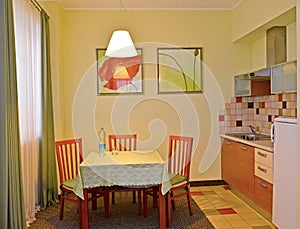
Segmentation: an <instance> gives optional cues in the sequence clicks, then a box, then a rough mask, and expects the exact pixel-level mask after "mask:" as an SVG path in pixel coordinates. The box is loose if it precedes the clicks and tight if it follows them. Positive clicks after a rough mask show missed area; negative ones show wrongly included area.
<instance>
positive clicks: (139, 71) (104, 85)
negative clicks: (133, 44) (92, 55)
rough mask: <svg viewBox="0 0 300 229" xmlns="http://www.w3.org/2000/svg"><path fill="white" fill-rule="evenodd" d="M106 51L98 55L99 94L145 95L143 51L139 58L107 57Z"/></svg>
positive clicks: (98, 51)
mask: <svg viewBox="0 0 300 229" xmlns="http://www.w3.org/2000/svg"><path fill="white" fill-rule="evenodd" d="M105 52H106V49H96V53H97V94H98V95H101V94H104V95H109V94H132V93H143V64H142V63H143V61H142V49H137V53H138V55H137V56H133V57H125V58H118V57H107V56H105Z"/></svg>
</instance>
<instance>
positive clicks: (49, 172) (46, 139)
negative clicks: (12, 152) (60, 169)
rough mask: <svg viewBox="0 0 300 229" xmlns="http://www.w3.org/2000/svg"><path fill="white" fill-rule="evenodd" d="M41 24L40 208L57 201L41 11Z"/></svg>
mask: <svg viewBox="0 0 300 229" xmlns="http://www.w3.org/2000/svg"><path fill="white" fill-rule="evenodd" d="M41 25H42V140H41V151H40V168H41V174H40V175H41V176H40V184H41V187H40V188H41V197H40V201H41V202H40V206H41V209H42V210H43V209H45V208H46V207H47V206H49V205H51V204H53V203H55V202H58V201H59V200H58V185H57V170H56V159H55V145H54V141H55V140H54V122H53V102H52V83H51V71H50V42H49V40H50V34H49V33H50V32H49V17H48V15H47V14H46V13H45V12H44V11H43V10H42V11H41Z"/></svg>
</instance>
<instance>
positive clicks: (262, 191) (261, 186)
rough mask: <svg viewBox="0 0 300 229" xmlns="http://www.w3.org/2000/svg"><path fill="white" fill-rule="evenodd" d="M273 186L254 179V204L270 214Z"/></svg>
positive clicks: (259, 179) (256, 178)
mask: <svg viewBox="0 0 300 229" xmlns="http://www.w3.org/2000/svg"><path fill="white" fill-rule="evenodd" d="M272 199H273V185H272V184H270V183H269V182H267V181H265V180H263V179H261V178H259V177H255V203H257V204H258V205H259V206H260V207H262V208H263V209H264V210H266V211H267V212H268V213H270V214H272Z"/></svg>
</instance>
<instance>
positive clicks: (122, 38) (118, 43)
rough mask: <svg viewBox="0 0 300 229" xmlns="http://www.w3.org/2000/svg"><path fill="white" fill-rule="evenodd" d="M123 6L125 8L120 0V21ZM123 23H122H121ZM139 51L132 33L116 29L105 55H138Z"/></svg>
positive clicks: (122, 56)
mask: <svg viewBox="0 0 300 229" xmlns="http://www.w3.org/2000/svg"><path fill="white" fill-rule="evenodd" d="M121 8H123V9H124V10H125V8H124V6H123V4H122V0H120V22H121ZM120 24H121V23H120ZM136 55H137V51H136V49H135V47H134V44H133V42H132V39H131V37H130V34H129V32H128V31H126V30H122V29H120V30H116V31H114V32H113V34H112V36H111V38H110V42H109V44H108V47H107V49H106V52H105V56H108V57H121V58H124V57H132V56H136Z"/></svg>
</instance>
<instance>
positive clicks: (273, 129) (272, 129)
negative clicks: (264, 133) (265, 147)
mask: <svg viewBox="0 0 300 229" xmlns="http://www.w3.org/2000/svg"><path fill="white" fill-rule="evenodd" d="M274 134H275V126H274V123H272V125H271V142H275V138H274Z"/></svg>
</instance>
